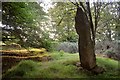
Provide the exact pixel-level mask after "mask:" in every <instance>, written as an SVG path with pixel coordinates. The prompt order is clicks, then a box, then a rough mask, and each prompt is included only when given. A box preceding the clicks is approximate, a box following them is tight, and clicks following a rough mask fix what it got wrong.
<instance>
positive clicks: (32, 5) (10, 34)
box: [2, 2, 47, 47]
mask: <svg viewBox="0 0 120 80" xmlns="http://www.w3.org/2000/svg"><path fill="white" fill-rule="evenodd" d="M40 4H41V3H37V2H3V3H2V24H3V27H2V35H3V36H2V41H4V42H7V41H12V42H16V43H18V44H21V45H22V46H28V47H44V46H43V42H45V41H44V39H43V38H45V37H43V36H44V35H46V31H44V30H42V29H41V28H42V27H43V26H44V25H43V24H42V22H43V21H45V20H47V18H46V17H45V16H47V15H46V13H45V12H44V11H43V8H42V7H41V6H40Z"/></svg>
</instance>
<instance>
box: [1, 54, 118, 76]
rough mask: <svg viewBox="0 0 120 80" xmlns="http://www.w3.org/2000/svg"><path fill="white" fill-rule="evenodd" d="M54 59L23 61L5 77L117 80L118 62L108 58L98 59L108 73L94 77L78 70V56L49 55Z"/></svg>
mask: <svg viewBox="0 0 120 80" xmlns="http://www.w3.org/2000/svg"><path fill="white" fill-rule="evenodd" d="M49 54H50V55H51V57H52V58H53V60H52V61H48V62H34V61H31V60H24V61H21V62H20V63H19V64H18V65H17V66H15V67H13V68H11V69H9V70H8V72H7V73H6V74H4V75H3V77H6V78H7V77H9V78H10V77H11V78H18V77H20V78H90V77H92V78H116V77H119V75H118V73H117V69H118V62H117V61H115V60H112V59H108V58H101V57H98V58H97V64H98V65H99V66H102V67H104V68H105V69H106V72H104V73H103V74H99V75H93V74H91V73H90V72H88V71H86V70H83V69H82V70H78V68H77V67H76V66H75V65H74V64H75V63H76V62H77V61H79V57H78V54H69V53H63V52H53V53H49Z"/></svg>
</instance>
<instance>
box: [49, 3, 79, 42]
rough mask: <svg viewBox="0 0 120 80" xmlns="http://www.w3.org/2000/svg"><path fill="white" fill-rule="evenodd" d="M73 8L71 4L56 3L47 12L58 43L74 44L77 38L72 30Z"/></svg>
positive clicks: (73, 29)
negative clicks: (67, 42)
mask: <svg viewBox="0 0 120 80" xmlns="http://www.w3.org/2000/svg"><path fill="white" fill-rule="evenodd" d="M75 10H76V9H75V6H73V5H72V4H71V3H63V2H58V3H55V4H54V8H51V9H50V10H49V13H50V16H51V18H52V22H53V27H54V28H55V34H56V38H57V39H58V40H59V41H69V42H76V40H77V38H78V36H77V34H76V32H75V28H74V22H75V21H74V17H75Z"/></svg>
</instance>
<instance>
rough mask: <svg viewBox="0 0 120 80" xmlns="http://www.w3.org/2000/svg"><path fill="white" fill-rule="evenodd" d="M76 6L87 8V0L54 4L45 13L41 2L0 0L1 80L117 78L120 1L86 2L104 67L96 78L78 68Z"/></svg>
mask: <svg viewBox="0 0 120 80" xmlns="http://www.w3.org/2000/svg"><path fill="white" fill-rule="evenodd" d="M77 4H78V5H80V6H81V7H82V8H83V9H84V8H85V9H86V8H87V5H86V3H85V2H82V3H81V2H76V3H75V2H52V3H51V5H52V7H50V8H49V9H48V10H47V11H46V10H45V7H44V6H45V5H46V4H44V3H42V2H2V8H0V9H1V10H0V13H2V21H1V24H2V26H0V28H1V32H0V33H1V34H2V36H1V37H2V40H1V41H0V45H1V50H0V52H1V53H2V56H1V57H2V67H3V71H2V74H3V78H26V77H27V78H31V77H32V78H85V77H86V78H89V77H94V78H100V77H102V78H106V77H111V78H119V65H118V61H119V60H120V51H119V50H120V47H119V45H120V2H109V3H106V2H93V3H89V4H90V12H91V18H92V21H93V25H94V33H95V34H94V40H95V55H96V57H97V58H96V62H97V64H98V65H100V66H102V67H103V68H104V69H105V72H104V73H102V74H99V75H94V74H92V73H91V72H89V71H87V70H84V69H83V68H82V67H80V63H79V55H78V38H79V36H78V34H77V33H76V30H75V16H76V11H77V6H78V5H77ZM43 5H44V6H43ZM85 9H84V11H85ZM85 12H86V13H89V11H85ZM91 34H92V32H91ZM83 35H84V34H83ZM91 38H92V37H91ZM85 43H86V42H85Z"/></svg>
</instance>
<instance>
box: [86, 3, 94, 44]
mask: <svg viewBox="0 0 120 80" xmlns="http://www.w3.org/2000/svg"><path fill="white" fill-rule="evenodd" d="M86 4H87V9H88V15H89V20H90V27H91V31H92V40H93V44H94V45H95V33H94V25H93V21H92V15H91V11H90V4H89V2H86Z"/></svg>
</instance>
